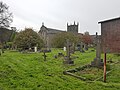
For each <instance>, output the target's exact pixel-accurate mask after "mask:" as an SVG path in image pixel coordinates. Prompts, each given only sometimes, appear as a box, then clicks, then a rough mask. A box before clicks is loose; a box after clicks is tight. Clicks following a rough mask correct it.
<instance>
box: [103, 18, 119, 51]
mask: <svg viewBox="0 0 120 90" xmlns="http://www.w3.org/2000/svg"><path fill="white" fill-rule="evenodd" d="M101 39H102V41H101V43H102V50H103V52H110V53H120V19H116V20H111V21H107V22H103V23H101Z"/></svg>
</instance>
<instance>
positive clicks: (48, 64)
mask: <svg viewBox="0 0 120 90" xmlns="http://www.w3.org/2000/svg"><path fill="white" fill-rule="evenodd" d="M58 52H63V53H64V54H65V52H64V51H63V50H60V49H53V50H52V52H51V53H47V54H46V55H47V61H44V59H43V56H42V55H43V53H32V54H22V53H20V52H13V51H5V53H4V54H2V56H0V90H120V64H119V63H118V64H116V65H115V66H114V67H113V68H114V70H113V72H111V73H110V74H109V75H108V77H107V83H104V82H102V81H96V82H92V83H90V82H85V81H82V80H79V79H76V78H74V77H72V76H67V75H64V74H63V71H64V70H68V69H74V68H76V67H79V66H84V65H86V64H90V63H91V61H92V60H93V59H94V58H95V52H90V51H87V52H86V53H80V52H75V54H73V55H72V56H78V57H79V58H76V59H74V62H75V65H72V66H70V65H63V58H62V57H60V58H57V59H55V58H54V55H57V54H58ZM107 56H108V57H107V59H111V58H112V60H113V61H118V60H120V56H119V57H118V56H115V55H111V54H108V55H107ZM102 57H103V56H102Z"/></svg>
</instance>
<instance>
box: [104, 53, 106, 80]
mask: <svg viewBox="0 0 120 90" xmlns="http://www.w3.org/2000/svg"><path fill="white" fill-rule="evenodd" d="M104 82H106V53H104Z"/></svg>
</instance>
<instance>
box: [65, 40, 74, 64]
mask: <svg viewBox="0 0 120 90" xmlns="http://www.w3.org/2000/svg"><path fill="white" fill-rule="evenodd" d="M70 46H71V45H70V42H69V40H68V39H67V51H66V57H65V61H64V62H63V63H64V64H74V61H73V60H71V58H70Z"/></svg>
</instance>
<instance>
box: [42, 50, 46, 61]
mask: <svg viewBox="0 0 120 90" xmlns="http://www.w3.org/2000/svg"><path fill="white" fill-rule="evenodd" d="M43 57H44V61H46V57H47V55H46V50H43Z"/></svg>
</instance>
